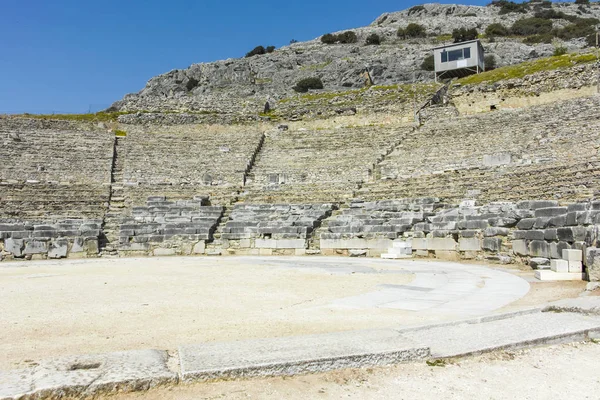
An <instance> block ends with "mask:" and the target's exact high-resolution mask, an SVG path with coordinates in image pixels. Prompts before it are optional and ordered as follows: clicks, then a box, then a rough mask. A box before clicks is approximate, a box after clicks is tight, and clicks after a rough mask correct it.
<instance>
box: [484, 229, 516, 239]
mask: <svg viewBox="0 0 600 400" xmlns="http://www.w3.org/2000/svg"><path fill="white" fill-rule="evenodd" d="M509 232H510V231H509V230H508V228H498V227H490V228H486V229H485V231H484V232H483V234H484V236H486V237H492V236H508V233H509Z"/></svg>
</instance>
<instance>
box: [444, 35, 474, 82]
mask: <svg viewBox="0 0 600 400" xmlns="http://www.w3.org/2000/svg"><path fill="white" fill-rule="evenodd" d="M483 53H484V51H483V46H482V45H481V42H480V41H479V40H477V39H476V40H469V41H467V42H462V43H454V44H450V45H446V46H441V47H436V48H434V49H433V57H434V60H435V80H436V82H437V80H438V79H444V78H462V77H463V76H467V75H471V74H478V73H480V72H483V71H485V62H484V60H483V58H484V57H483Z"/></svg>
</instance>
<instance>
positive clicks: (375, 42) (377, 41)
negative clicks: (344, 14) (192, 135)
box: [365, 33, 381, 45]
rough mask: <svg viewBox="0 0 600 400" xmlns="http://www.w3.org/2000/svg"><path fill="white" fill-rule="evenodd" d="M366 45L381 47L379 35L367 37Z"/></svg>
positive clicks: (372, 34) (373, 34) (374, 34)
mask: <svg viewBox="0 0 600 400" xmlns="http://www.w3.org/2000/svg"><path fill="white" fill-rule="evenodd" d="M365 43H366V44H372V45H380V44H381V37H379V35H378V34H376V33H371V34H370V35H369V36H367V40H366V42H365Z"/></svg>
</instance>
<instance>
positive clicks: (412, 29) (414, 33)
mask: <svg viewBox="0 0 600 400" xmlns="http://www.w3.org/2000/svg"><path fill="white" fill-rule="evenodd" d="M397 34H398V36H399V37H401V38H403V39H406V38H421V37H425V36H427V31H426V30H425V27H424V26H423V25H419V24H415V23H410V24H408V26H407V27H406V28H399V29H398V33H397Z"/></svg>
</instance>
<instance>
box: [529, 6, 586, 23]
mask: <svg viewBox="0 0 600 400" xmlns="http://www.w3.org/2000/svg"><path fill="white" fill-rule="evenodd" d="M533 17H534V18H541V19H565V20H567V21H571V22H573V21H574V20H576V19H577V17H576V16H575V15H567V14H565V13H564V12H562V11H556V10H554V9H549V10H542V11H538V12H536V13H535V14H533Z"/></svg>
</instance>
